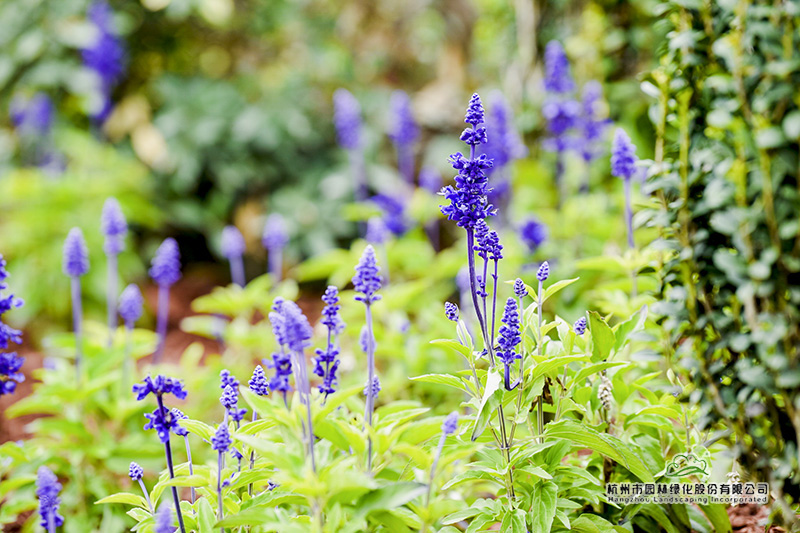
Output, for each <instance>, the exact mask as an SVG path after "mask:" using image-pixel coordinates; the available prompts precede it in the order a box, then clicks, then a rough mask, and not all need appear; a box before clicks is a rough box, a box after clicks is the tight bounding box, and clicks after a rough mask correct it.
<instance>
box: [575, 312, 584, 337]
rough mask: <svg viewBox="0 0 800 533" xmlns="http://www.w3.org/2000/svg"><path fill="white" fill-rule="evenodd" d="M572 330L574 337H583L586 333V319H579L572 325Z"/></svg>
mask: <svg viewBox="0 0 800 533" xmlns="http://www.w3.org/2000/svg"><path fill="white" fill-rule="evenodd" d="M572 329H574V330H575V334H576V335H583V334H584V333H586V317H583V316H582V317H580V318H579V319H578V320H576V321H575V323H574V324H573V325H572Z"/></svg>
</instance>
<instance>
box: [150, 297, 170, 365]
mask: <svg viewBox="0 0 800 533" xmlns="http://www.w3.org/2000/svg"><path fill="white" fill-rule="evenodd" d="M168 315H169V285H159V286H158V322H157V323H156V333H157V334H158V346H157V347H156V353H155V354H154V355H153V362H154V363H159V362H161V358H162V357H163V355H164V342H165V341H166V338H167V319H168Z"/></svg>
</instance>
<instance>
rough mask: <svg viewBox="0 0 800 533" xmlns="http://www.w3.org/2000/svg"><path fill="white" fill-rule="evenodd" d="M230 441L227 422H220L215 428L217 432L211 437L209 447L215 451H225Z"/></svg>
mask: <svg viewBox="0 0 800 533" xmlns="http://www.w3.org/2000/svg"><path fill="white" fill-rule="evenodd" d="M232 442H233V441H232V440H231V434H230V431H228V424H225V423H222V424H220V425H219V427H218V428H217V432H216V433H215V434H214V436H213V437H211V447H212V448H213V449H214V451H216V452H219V453H227V451H228V448H230V446H231V443H232Z"/></svg>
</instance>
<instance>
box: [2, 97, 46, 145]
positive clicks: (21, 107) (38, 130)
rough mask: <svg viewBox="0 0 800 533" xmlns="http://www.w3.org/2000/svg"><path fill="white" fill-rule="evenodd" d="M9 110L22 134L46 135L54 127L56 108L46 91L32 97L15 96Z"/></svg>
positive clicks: (12, 119)
mask: <svg viewBox="0 0 800 533" xmlns="http://www.w3.org/2000/svg"><path fill="white" fill-rule="evenodd" d="M9 112H10V115H11V121H12V122H13V123H14V126H15V127H16V128H17V130H18V131H19V133H21V134H22V135H32V136H37V137H44V136H46V135H48V134H49V133H50V130H51V129H52V127H53V118H54V116H55V108H54V107H53V101H52V100H50V97H49V96H47V95H46V94H45V93H36V94H34V95H33V96H32V97H31V98H25V97H23V96H21V95H17V96H15V97H14V98H13V99H12V100H11V105H10V106H9Z"/></svg>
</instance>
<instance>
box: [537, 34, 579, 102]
mask: <svg viewBox="0 0 800 533" xmlns="http://www.w3.org/2000/svg"><path fill="white" fill-rule="evenodd" d="M544 68H545V76H544V88H545V89H546V90H547V91H548V92H551V93H556V94H564V93H569V92H571V91H573V90H575V82H574V81H572V74H570V68H569V59H567V54H566V53H564V47H563V46H561V43H560V42H558V41H550V42H549V43H547V46H546V47H545V49H544Z"/></svg>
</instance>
